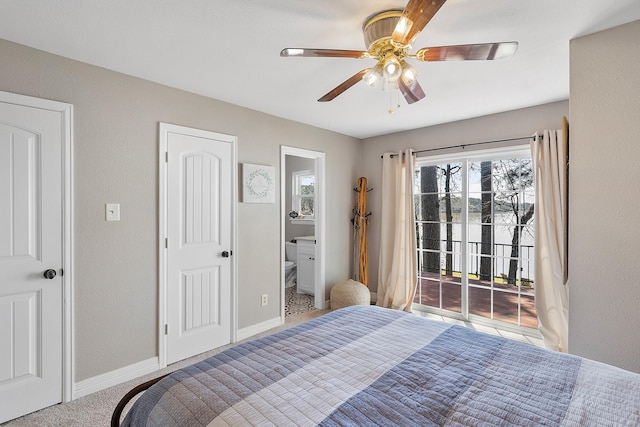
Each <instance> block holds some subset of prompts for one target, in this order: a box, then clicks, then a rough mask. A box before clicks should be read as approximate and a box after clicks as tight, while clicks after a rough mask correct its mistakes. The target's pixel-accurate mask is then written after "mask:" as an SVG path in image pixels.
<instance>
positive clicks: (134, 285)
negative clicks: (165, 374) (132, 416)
mask: <svg viewBox="0 0 640 427" xmlns="http://www.w3.org/2000/svg"><path fill="white" fill-rule="evenodd" d="M0 57H1V58H2V67H0V90H3V91H7V92H14V93H19V94H23V95H29V96H36V97H40V98H47V99H53V100H57V101H62V102H68V103H70V104H73V105H74V144H75V147H74V153H73V155H74V158H75V171H74V179H75V189H74V196H75V206H74V209H75V228H74V233H75V241H74V243H75V260H74V261H75V301H74V305H75V325H74V327H75V346H76V347H75V349H76V350H75V363H76V365H75V368H76V377H75V381H81V380H84V379H87V378H91V377H93V376H96V375H99V374H102V373H106V372H110V371H113V370H115V369H118V368H122V367H125V366H128V365H131V364H133V363H136V362H140V361H142V360H146V359H149V358H152V357H154V356H156V355H157V339H156V336H157V316H158V314H157V313H158V308H157V299H158V292H157V289H158V274H157V268H158V260H157V247H158V233H157V230H158V224H157V218H158V167H157V164H158V148H157V147H158V122H168V123H173V124H179V125H183V126H190V127H194V128H200V129H206V130H211V131H215V132H220V133H225V134H230V135H236V136H237V137H238V159H237V161H238V163H244V162H248V163H259V164H268V165H273V166H276V168H277V172H276V173H277V176H278V177H279V176H280V172H279V167H280V165H279V162H280V145H289V146H295V147H301V148H306V149H310V150H316V151H321V152H324V153H326V162H327V165H328V167H327V178H326V180H327V188H330V189H331V191H328V192H327V209H326V215H327V229H326V248H327V251H326V253H327V259H326V266H327V272H326V279H327V285H328V286H331V285H332V284H334V283H336V282H338V281H341V280H344V278H347V277H348V275H349V265H350V262H349V260H350V256H349V250H350V244H349V235H350V224H349V215H350V209H351V207H350V204H351V197H352V191H351V187H352V185H353V182H354V181H355V179H356V177H357V174H356V171H355V170H356V166H357V164H358V160H359V157H360V149H361V142H360V141H359V140H358V139H355V138H351V137H347V136H344V135H339V134H336V133H332V132H328V131H325V130H321V129H318V128H314V127H310V126H307V125H303V124H299V123H295V122H291V121H287V120H282V119H279V118H276V117H273V116H269V115H266V114H263V113H259V112H256V111H252V110H248V109H245V108H241V107H237V106H234V105H230V104H226V103H224V102H220V101H216V100H213V99H209V98H205V97H201V96H197V95H194V94H191V93H187V92H183V91H179V90H175V89H171V88H168V87H165V86H161V85H158V84H154V83H151V82H148V81H144V80H141V79H137V78H133V77H130V76H126V75H123V74H119V73H115V72H112V71H108V70H105V69H102V68H98V67H95V66H91V65H87V64H83V63H79V62H76V61H72V60H69V59H65V58H62V57H59V56H55V55H51V54H48V53H44V52H41V51H38V50H34V49H31V48H28V47H25V46H21V45H18V44H15V43H11V42H8V41H4V40H0ZM239 170H241V168H239ZM276 188H278V189H279V188H280V186H279V184H278V185H277V187H276ZM106 202H117V203H120V204H121V217H122V220H121V221H120V222H109V223H107V222H105V220H104V204H105V203H106ZM279 224H280V201H279V194H278V197H277V200H276V203H274V204H267V205H265V204H243V203H239V204H238V233H239V242H238V244H237V247H236V248H235V249H236V250H235V251H234V256H236V254H237V257H238V266H239V277H238V297H239V301H238V322H239V325H238V326H239V327H240V328H245V327H248V326H251V325H255V324H257V323H260V322H263V321H267V320H272V319H274V318H278V317H279V316H280V307H279V305H278V304H279V301H280V298H279V295H280V227H279ZM263 293H268V294H269V295H270V296H271V297H270V298H269V301H271V303H270V304H269V305H267V306H266V307H261V306H260V303H259V301H260V295H261V294H263Z"/></svg>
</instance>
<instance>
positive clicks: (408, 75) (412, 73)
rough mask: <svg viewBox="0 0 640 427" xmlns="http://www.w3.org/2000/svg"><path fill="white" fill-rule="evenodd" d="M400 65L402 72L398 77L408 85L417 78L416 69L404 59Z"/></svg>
mask: <svg viewBox="0 0 640 427" xmlns="http://www.w3.org/2000/svg"><path fill="white" fill-rule="evenodd" d="M401 65H402V74H401V76H400V78H401V79H402V81H403V82H404V84H406V85H410V84H411V83H413V82H415V81H416V80H417V79H418V70H416V69H415V68H413V66H412V65H411V64H409V63H408V62H406V61H402V62H401Z"/></svg>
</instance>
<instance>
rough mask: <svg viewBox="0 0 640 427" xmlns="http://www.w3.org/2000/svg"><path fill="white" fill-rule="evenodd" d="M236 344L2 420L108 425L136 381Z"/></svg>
mask: <svg viewBox="0 0 640 427" xmlns="http://www.w3.org/2000/svg"><path fill="white" fill-rule="evenodd" d="M327 312H328V310H313V311H308V312H306V313H299V314H296V315H294V316H287V318H286V321H285V324H284V325H282V326H279V327H277V328H273V329H270V330H269V331H266V332H263V333H262V334H259V335H256V336H254V337H251V338H250V339H253V338H257V337H261V336H265V335H269V334H272V333H274V332H278V331H281V330H284V329H288V328H290V327H292V326H295V325H298V324H300V323H303V322H305V321H307V320H310V319H314V318H316V317H318V316H321V315H323V314H325V313H327ZM236 344H237V343H236ZM236 344H230V345H227V346H224V347H220V348H217V349H215V350H211V351H209V352H207V353H203V354H200V355H198V356H194V357H191V358H189V359H186V360H183V361H181V362H177V363H174V364H172V365H170V366H168V367H167V368H165V369H162V370H160V371H157V372H154V373H152V374H149V375H146V376H144V377H140V378H137V379H135V380H132V381H128V382H126V383H123V384H120V385H117V386H114V387H111V388H108V389H106V390H103V391H100V392H98V393H94V394H91V395H89V396H85V397H82V398H80V399H77V400H74V401H73V402H69V403H61V404H58V405H54V406H51V407H49V408H45V409H42V410H40V411H37V412H34V413H32V414H29V415H25V416H24V417H21V418H17V419H15V420H13V421H9V422H8V423H5V424H2V426H6V427H18V426H29V427H33V426H65V427H66V426H92V427H93V426H96V427H98V426H109V424H110V422H111V414H112V412H113V409H114V408H115V407H116V405H117V404H118V401H120V399H121V398H122V396H124V395H125V394H126V393H127V392H128V391H129V390H131V389H132V388H133V387H135V386H136V385H138V384H141V383H143V382H145V381H148V380H150V379H152V378H155V377H158V376H160V375H161V374H163V373H167V372H172V371H175V370H176V369H180V368H182V367H184V366H187V365H190V364H192V363H196V362H199V361H200V360H203V359H206V358H207V357H209V356H211V355H213V354H216V353H219V352H221V351H223V350H225V349H227V348H229V347H232V346H233V345H236ZM125 413H126V410H125Z"/></svg>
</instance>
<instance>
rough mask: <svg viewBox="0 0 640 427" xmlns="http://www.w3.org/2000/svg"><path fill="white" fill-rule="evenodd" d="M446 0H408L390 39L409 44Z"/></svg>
mask: <svg viewBox="0 0 640 427" xmlns="http://www.w3.org/2000/svg"><path fill="white" fill-rule="evenodd" d="M445 1H446V0H409V3H407V5H406V6H405V8H404V11H403V12H402V17H401V18H400V20H399V21H398V24H396V28H395V29H394V30H393V34H392V35H391V38H392V39H393V41H394V42H396V43H400V44H405V45H406V44H411V43H412V42H413V39H415V38H416V36H417V35H418V33H419V32H420V31H422V30H423V29H424V27H425V26H426V25H427V24H428V23H429V21H431V18H433V15H435V14H436V12H437V11H438V10H440V8H441V7H442V5H443V4H444V2H445Z"/></svg>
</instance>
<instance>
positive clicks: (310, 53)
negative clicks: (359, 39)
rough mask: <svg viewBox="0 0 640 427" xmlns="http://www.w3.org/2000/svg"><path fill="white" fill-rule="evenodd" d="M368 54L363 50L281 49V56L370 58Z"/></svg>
mask: <svg viewBox="0 0 640 427" xmlns="http://www.w3.org/2000/svg"><path fill="white" fill-rule="evenodd" d="M367 55H368V53H367V52H364V51H362V50H340V49H304V48H286V49H282V50H281V51H280V56H283V57H289V56H306V57H325V58H368V56H367Z"/></svg>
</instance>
